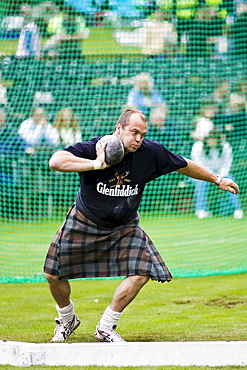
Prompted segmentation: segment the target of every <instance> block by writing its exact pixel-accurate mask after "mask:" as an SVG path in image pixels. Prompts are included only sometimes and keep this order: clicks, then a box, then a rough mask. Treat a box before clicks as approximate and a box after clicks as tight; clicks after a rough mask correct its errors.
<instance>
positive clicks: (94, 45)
mask: <svg viewBox="0 0 247 370" xmlns="http://www.w3.org/2000/svg"><path fill="white" fill-rule="evenodd" d="M113 32H114V29H113V28H111V27H92V28H90V35H89V38H88V39H86V40H84V41H83V54H84V55H93V54H106V55H108V54H139V53H141V48H139V47H130V46H121V45H119V44H118V43H117V42H116V40H115V39H114V37H113ZM45 41H46V40H45V39H44V40H43V43H44V42H45ZM17 44H18V39H0V50H1V55H14V54H15V52H16V48H17Z"/></svg>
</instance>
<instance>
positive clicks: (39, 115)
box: [31, 107, 47, 125]
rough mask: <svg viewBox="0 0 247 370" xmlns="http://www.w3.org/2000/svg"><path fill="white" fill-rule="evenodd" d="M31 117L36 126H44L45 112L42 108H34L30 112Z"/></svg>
mask: <svg viewBox="0 0 247 370" xmlns="http://www.w3.org/2000/svg"><path fill="white" fill-rule="evenodd" d="M31 117H32V118H33V120H34V122H35V123H37V124H42V125H44V124H46V123H47V119H46V111H45V108H43V107H35V108H33V109H32V111H31Z"/></svg>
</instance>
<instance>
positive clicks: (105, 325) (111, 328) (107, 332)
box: [95, 275, 149, 342]
mask: <svg viewBox="0 0 247 370" xmlns="http://www.w3.org/2000/svg"><path fill="white" fill-rule="evenodd" d="M148 280H149V276H139V275H135V276H129V277H127V278H126V279H124V280H123V281H122V282H121V283H120V284H119V286H118V287H117V289H116V291H115V293H114V295H113V299H112V302H111V304H110V306H108V307H107V308H106V310H105V312H104V313H103V315H102V317H101V319H100V322H99V324H98V325H97V327H96V332H95V338H96V339H98V340H100V341H104V342H122V341H123V339H122V338H121V337H120V335H119V334H117V333H116V332H115V329H116V326H117V322H118V320H119V319H120V317H121V315H122V311H123V310H124V309H125V307H127V306H128V304H129V303H130V302H131V301H132V300H133V299H134V298H135V297H136V295H137V294H138V293H139V291H140V290H141V288H142V287H143V286H144V285H145V284H146V283H147V282H148Z"/></svg>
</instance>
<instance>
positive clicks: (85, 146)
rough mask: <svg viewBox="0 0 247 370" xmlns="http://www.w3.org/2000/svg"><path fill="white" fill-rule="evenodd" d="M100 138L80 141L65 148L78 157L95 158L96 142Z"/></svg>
mask: <svg viewBox="0 0 247 370" xmlns="http://www.w3.org/2000/svg"><path fill="white" fill-rule="evenodd" d="M98 139H99V138H94V139H92V140H90V141H83V142H79V143H76V144H74V145H70V146H68V147H67V148H65V149H64V150H65V151H66V152H69V153H71V154H73V155H75V156H76V157H80V158H87V159H95V158H96V149H95V144H96V142H97V141H98Z"/></svg>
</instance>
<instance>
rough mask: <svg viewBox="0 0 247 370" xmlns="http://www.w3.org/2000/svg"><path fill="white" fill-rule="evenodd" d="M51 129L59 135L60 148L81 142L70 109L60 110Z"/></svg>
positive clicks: (77, 124) (79, 132)
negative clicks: (55, 130) (54, 129)
mask: <svg viewBox="0 0 247 370" xmlns="http://www.w3.org/2000/svg"><path fill="white" fill-rule="evenodd" d="M53 127H54V128H56V129H57V131H58V133H59V140H60V146H62V147H67V146H69V145H74V144H75V143H77V142H79V141H82V136H81V128H80V125H79V122H78V119H77V117H76V115H75V113H74V112H73V110H72V109H71V108H61V109H60V110H59V111H58V112H57V114H56V117H55V120H54V124H53Z"/></svg>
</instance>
